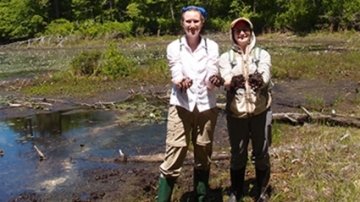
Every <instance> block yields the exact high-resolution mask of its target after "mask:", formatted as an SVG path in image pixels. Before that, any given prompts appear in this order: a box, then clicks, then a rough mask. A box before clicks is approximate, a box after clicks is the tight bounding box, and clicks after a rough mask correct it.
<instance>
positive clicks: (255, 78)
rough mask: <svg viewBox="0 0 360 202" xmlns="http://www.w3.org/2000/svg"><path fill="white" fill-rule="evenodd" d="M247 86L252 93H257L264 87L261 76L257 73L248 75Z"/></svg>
mask: <svg viewBox="0 0 360 202" xmlns="http://www.w3.org/2000/svg"><path fill="white" fill-rule="evenodd" d="M249 84H250V87H251V88H252V89H253V90H254V91H257V90H258V89H259V88H261V87H262V86H263V85H264V80H263V78H262V75H261V74H260V73H259V72H257V71H256V72H255V73H254V74H250V75H249Z"/></svg>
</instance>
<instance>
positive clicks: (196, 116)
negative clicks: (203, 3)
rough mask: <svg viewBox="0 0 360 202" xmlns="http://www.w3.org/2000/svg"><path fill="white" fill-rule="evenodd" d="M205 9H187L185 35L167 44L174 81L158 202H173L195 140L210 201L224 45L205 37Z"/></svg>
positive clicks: (197, 170)
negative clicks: (218, 64)
mask: <svg viewBox="0 0 360 202" xmlns="http://www.w3.org/2000/svg"><path fill="white" fill-rule="evenodd" d="M206 16H207V14H206V10H205V9H204V8H203V7H198V6H187V7H184V8H183V9H182V18H181V25H182V28H183V30H184V32H185V35H184V36H182V37H181V38H180V39H177V40H174V41H172V42H171V43H170V44H169V45H168V46H167V59H168V63H169V67H170V71H171V77H172V80H171V81H172V83H173V86H172V90H171V95H170V107H169V112H168V122H167V134H166V151H165V159H164V161H163V163H162V164H161V165H160V179H159V187H158V195H157V201H170V200H171V195H172V190H173V187H174V184H175V181H176V179H177V178H178V176H179V175H180V172H181V169H182V165H183V162H184V159H185V157H186V153H187V151H188V148H189V144H190V142H191V143H192V145H193V150H194V189H195V192H196V194H197V201H204V200H205V196H206V193H207V189H208V181H209V172H210V160H211V153H212V142H213V134H214V129H215V124H216V121H217V115H218V110H217V108H216V95H215V92H214V88H215V87H216V86H220V85H221V83H222V80H221V78H220V77H219V76H218V68H217V59H218V57H219V48H218V44H217V43H216V42H214V41H213V40H211V39H208V38H205V37H203V36H202V35H201V31H202V28H203V25H204V22H205V19H206Z"/></svg>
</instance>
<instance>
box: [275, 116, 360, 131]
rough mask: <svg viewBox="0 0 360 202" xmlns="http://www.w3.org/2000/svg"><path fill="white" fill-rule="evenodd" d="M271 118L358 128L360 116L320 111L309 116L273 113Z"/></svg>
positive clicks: (281, 120)
mask: <svg viewBox="0 0 360 202" xmlns="http://www.w3.org/2000/svg"><path fill="white" fill-rule="evenodd" d="M289 119H291V120H289ZM273 120H274V121H277V122H285V123H288V122H289V121H290V122H291V123H292V124H298V125H302V124H304V123H311V122H318V123H325V124H328V125H331V126H343V127H356V128H360V118H358V117H351V116H343V115H333V114H332V115H326V114H321V113H311V116H309V115H308V114H306V113H305V114H302V113H274V114H273Z"/></svg>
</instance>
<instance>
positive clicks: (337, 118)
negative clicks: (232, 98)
mask: <svg viewBox="0 0 360 202" xmlns="http://www.w3.org/2000/svg"><path fill="white" fill-rule="evenodd" d="M216 106H217V107H218V108H219V109H222V110H224V109H225V103H218V104H217V105H216ZM300 109H302V110H303V111H304V113H292V112H290V113H273V120H274V121H277V122H283V123H290V124H294V125H302V124H304V123H311V122H318V123H325V124H329V125H332V126H344V127H356V128H360V117H352V116H345V115H339V114H330V115H327V114H322V113H318V112H316V113H311V112H309V111H308V110H307V109H306V108H305V107H303V106H300Z"/></svg>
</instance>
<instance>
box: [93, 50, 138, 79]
mask: <svg viewBox="0 0 360 202" xmlns="http://www.w3.org/2000/svg"><path fill="white" fill-rule="evenodd" d="M135 66H136V64H135V62H134V61H133V60H131V59H129V58H127V57H126V56H125V55H124V54H122V53H121V52H120V51H119V50H118V48H117V46H116V45H115V44H110V45H109V47H108V48H107V50H106V51H105V53H104V54H103V56H102V61H101V69H100V72H101V73H102V74H104V75H106V76H110V77H112V78H116V77H127V76H129V75H130V74H131V73H133V72H134V70H135Z"/></svg>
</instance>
